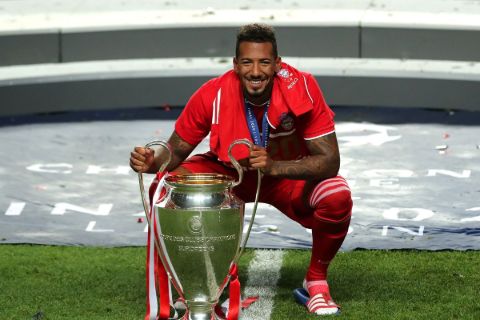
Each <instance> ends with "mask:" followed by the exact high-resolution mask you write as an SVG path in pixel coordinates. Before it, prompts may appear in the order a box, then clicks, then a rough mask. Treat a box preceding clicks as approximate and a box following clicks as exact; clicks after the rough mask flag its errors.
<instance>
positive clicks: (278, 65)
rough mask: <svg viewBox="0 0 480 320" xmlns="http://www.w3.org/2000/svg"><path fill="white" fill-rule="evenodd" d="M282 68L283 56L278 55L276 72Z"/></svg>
mask: <svg viewBox="0 0 480 320" xmlns="http://www.w3.org/2000/svg"><path fill="white" fill-rule="evenodd" d="M281 69H282V57H280V56H278V57H277V58H276V59H275V72H279V71H280V70H281Z"/></svg>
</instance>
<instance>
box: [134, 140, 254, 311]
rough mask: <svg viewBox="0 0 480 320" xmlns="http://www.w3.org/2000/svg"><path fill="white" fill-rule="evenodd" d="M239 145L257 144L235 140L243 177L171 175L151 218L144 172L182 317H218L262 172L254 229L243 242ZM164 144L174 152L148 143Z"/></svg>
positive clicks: (161, 248) (158, 241) (161, 251)
mask: <svg viewBox="0 0 480 320" xmlns="http://www.w3.org/2000/svg"><path fill="white" fill-rule="evenodd" d="M237 144H245V145H247V146H248V147H249V148H250V149H251V148H252V144H251V142H250V141H248V140H246V139H241V140H237V141H235V142H233V143H232V144H231V145H230V147H229V150H228V156H229V158H230V160H231V162H232V164H233V166H234V167H235V169H236V170H237V171H238V177H239V180H238V181H235V180H234V179H233V178H232V177H229V176H226V175H220V174H204V173H196V174H180V175H166V176H165V178H164V187H165V189H166V194H165V196H162V198H161V199H160V200H159V201H158V202H157V203H154V204H153V210H154V214H155V217H154V219H153V220H154V221H151V220H152V219H151V218H150V216H149V213H148V211H149V208H150V206H149V205H148V200H147V199H146V198H145V190H144V185H143V178H142V174H141V173H139V182H140V191H141V195H142V200H143V205H144V209H145V213H146V216H147V222H148V224H149V225H151V224H152V223H154V224H155V227H156V230H157V233H158V238H157V236H155V245H156V246H157V249H158V252H159V256H160V259H161V261H162V263H163V265H164V267H165V270H166V271H167V274H168V277H169V278H170V280H171V282H172V284H173V286H174V287H175V289H176V290H177V292H178V294H179V296H180V298H182V299H184V301H185V304H186V307H187V310H186V313H185V315H184V317H183V318H182V320H211V319H218V318H217V316H216V315H215V312H214V310H213V309H214V307H215V305H216V304H217V303H218V300H219V298H220V295H221V293H222V291H223V289H224V288H225V286H226V285H227V283H228V280H229V270H230V267H231V266H232V265H233V264H235V263H236V262H237V261H238V259H239V258H240V255H241V253H242V251H243V249H244V248H245V245H246V242H247V240H248V235H249V233H250V230H251V228H252V225H253V220H254V216H255V212H256V208H257V204H258V193H259V189H260V181H261V174H260V171H258V173H259V176H258V186H257V196H256V200H255V205H254V209H253V213H252V219H251V220H250V224H249V227H248V229H247V232H246V235H245V237H244V241H243V245H241V237H242V231H243V220H244V213H245V203H244V202H243V201H242V200H240V199H239V198H237V197H236V196H235V194H233V192H232V189H233V188H234V187H235V186H237V185H239V184H240V183H241V182H242V179H243V170H242V167H241V166H240V164H239V163H238V161H237V160H236V159H235V158H233V156H232V154H231V150H232V148H233V147H234V146H235V145H237ZM154 145H160V146H163V147H164V148H166V149H167V150H168V151H169V156H170V157H169V159H168V161H166V162H165V163H164V164H163V165H162V167H161V168H160V170H159V172H162V171H163V170H164V169H165V168H166V167H167V165H168V162H169V161H170V159H171V154H172V151H171V150H170V147H169V145H168V144H167V143H166V142H163V141H154V142H151V143H149V144H147V145H146V147H151V146H154Z"/></svg>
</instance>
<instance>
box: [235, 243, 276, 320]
mask: <svg viewBox="0 0 480 320" xmlns="http://www.w3.org/2000/svg"><path fill="white" fill-rule="evenodd" d="M283 254H284V251H283V250H256V251H255V257H254V258H253V259H252V261H251V262H250V265H249V266H248V279H247V284H246V286H245V290H244V294H243V297H249V296H259V299H258V300H257V301H256V302H255V303H253V304H252V305H251V306H250V307H249V308H247V309H246V310H244V311H243V312H242V315H241V319H242V320H259V319H262V320H269V319H270V315H271V313H272V309H273V300H274V298H275V293H276V292H277V290H276V289H277V282H278V280H279V279H280V269H281V268H282V263H283Z"/></svg>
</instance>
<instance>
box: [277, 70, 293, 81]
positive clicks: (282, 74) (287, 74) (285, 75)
mask: <svg viewBox="0 0 480 320" xmlns="http://www.w3.org/2000/svg"><path fill="white" fill-rule="evenodd" d="M278 75H279V76H280V77H282V78H283V79H289V78H291V77H292V74H291V73H290V72H289V71H288V70H287V69H281V70H280V71H278Z"/></svg>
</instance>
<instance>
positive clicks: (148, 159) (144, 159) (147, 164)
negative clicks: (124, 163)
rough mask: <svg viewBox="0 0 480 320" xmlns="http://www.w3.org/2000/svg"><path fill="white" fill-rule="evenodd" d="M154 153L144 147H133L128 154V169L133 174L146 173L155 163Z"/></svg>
mask: <svg viewBox="0 0 480 320" xmlns="http://www.w3.org/2000/svg"><path fill="white" fill-rule="evenodd" d="M154 159H155V151H153V150H152V149H150V148H145V147H135V148H134V149H133V151H132V152H131V153H130V167H131V168H132V169H133V171H135V172H141V173H148V172H150V171H151V167H152V165H153V164H154V162H155V160H154Z"/></svg>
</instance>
